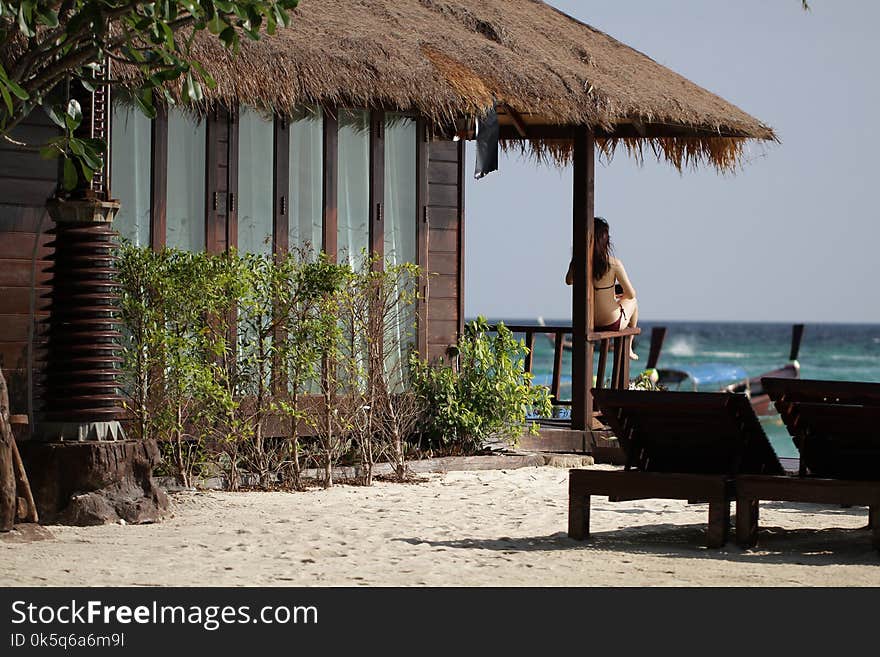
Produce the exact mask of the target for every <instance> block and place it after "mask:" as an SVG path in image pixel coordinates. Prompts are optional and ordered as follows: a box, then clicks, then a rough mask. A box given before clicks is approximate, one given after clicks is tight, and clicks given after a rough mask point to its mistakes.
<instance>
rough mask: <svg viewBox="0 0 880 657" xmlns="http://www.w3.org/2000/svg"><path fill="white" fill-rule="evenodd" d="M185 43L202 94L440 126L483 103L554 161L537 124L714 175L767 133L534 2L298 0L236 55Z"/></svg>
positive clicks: (203, 38)
mask: <svg viewBox="0 0 880 657" xmlns="http://www.w3.org/2000/svg"><path fill="white" fill-rule="evenodd" d="M195 49H196V55H197V56H198V58H199V59H200V60H201V61H202V62H203V63H204V64H205V65H206V67H207V68H208V70H209V71H210V73H211V74H212V76H213V77H214V78H215V79H216V80H217V83H218V86H217V88H216V89H214V90H210V91H208V92H207V96H208V98H209V100H212V101H224V102H235V101H236V100H237V101H240V102H243V103H245V104H248V105H251V106H254V107H258V108H263V109H267V110H269V109H271V110H274V111H288V110H290V109H292V108H294V107H296V106H298V105H302V104H303V103H318V104H321V105H325V106H333V105H353V106H380V107H386V108H396V109H400V110H417V111H419V112H420V113H422V114H424V115H426V116H428V117H430V118H431V119H433V120H434V121H435V122H437V123H438V124H443V123H444V122H446V123H448V122H449V121H450V120H451V119H454V118H460V117H462V116H475V115H479V114H480V113H482V112H484V111H485V110H486V108H487V107H488V106H491V104H492V102H493V99H494V100H496V101H497V102H498V103H499V104H500V105H501V106H502V112H506V113H505V114H504V115H503V117H502V121H503V122H506V123H508V124H510V126H511V129H513V127H514V124H515V125H516V126H517V132H519V133H520V134H523V133H524V134H525V135H526V137H528V138H529V139H531V141H532V145H533V146H534V147H535V150H536V151H537V152H539V153H540V152H551V153H553V154H556V155H560V154H562V155H564V152H565V146H564V144H565V142H564V140H563V139H561V138H562V137H564V136H565V135H564V133H560V134H554V133H553V132H552V131H551V130H549V129H547V127H548V126H551V127H552V126H571V125H589V126H592V127H593V128H595V129H596V130H597V131H598V134H599V135H600V136H603V135H604V137H605V138H604V139H603V140H602V142H601V143H603V144H605V145H606V147H608V148H610V147H612V146H614V145H616V143H618V142H619V141H623V142H624V143H625V144H626V146H627V147H628V148H629V149H633V148H635V149H636V150H637V152H640V151H641V148H642V145H643V144H645V143H647V144H649V145H650V147H652V148H654V150H655V152H657V154H658V156H665V157H666V158H667V159H668V160H670V161H671V162H673V163H674V164H675V165H676V166H679V167H680V166H682V165H683V164H689V163H690V164H694V163H696V162H699V161H708V162H710V163H712V164H714V165H715V166H717V167H719V168H721V169H726V168H730V167H732V166H733V165H734V164H735V162H736V160H737V159H738V157H739V154H740V152H741V148H742V144H743V142H744V141H745V140H747V139H756V140H772V139H775V135H774V133H773V131H772V130H771V129H770V128H769V127H767V126H766V125H764V124H763V123H761V122H760V121H758V120H757V119H755V118H753V117H752V116H750V115H749V114H747V113H745V112H744V111H742V110H741V109H739V108H738V107H736V106H735V105H732V104H731V103H729V102H727V101H725V100H724V99H722V98H720V97H718V96H716V95H715V94H712V93H711V92H709V91H706V90H705V89H703V88H702V87H699V86H698V85H696V84H694V83H692V82H690V81H689V80H687V79H685V78H684V77H682V76H680V75H678V74H677V73H675V72H673V71H671V70H669V69H668V68H666V67H664V66H661V65H660V64H658V63H657V62H655V61H654V60H652V59H651V58H650V57H648V56H646V55H644V54H642V53H640V52H638V51H637V50H634V49H632V48H630V47H629V46H626V45H625V44H623V43H621V42H619V41H617V40H615V39H613V38H612V37H610V36H608V35H607V34H605V33H603V32H601V31H599V30H597V29H595V28H593V27H591V26H589V25H586V24H584V23H581V22H579V21H577V20H575V19H573V18H571V17H569V16H567V15H565V14H563V13H562V12H560V11H558V10H557V9H555V8H553V7H551V6H550V5H547V4H545V3H544V2H540V1H539V0H520V1H518V2H512V1H511V0H302V1H301V3H300V6H299V8H298V9H297V10H296V11H295V14H294V17H293V21H292V25H291V27H289V28H287V29H283V30H279V32H278V33H277V34H276V35H274V36H272V37H269V36H265V37H264V38H263V39H262V40H260V41H258V42H247V40H245V39H242V47H241V51H240V53H239V54H238V55H237V56H233V55H232V54H231V53H228V52H226V51H225V50H224V49H223V47H222V46H221V45H220V43H219V41H218V40H217V39H216V38H215V37H212V36H211V35H209V34H202V35H200V36H199V37H198V40H197V43H196V45H195ZM505 108H510V109H509V110H506V109H505ZM537 126H541V127H537ZM530 132H532V134H530Z"/></svg>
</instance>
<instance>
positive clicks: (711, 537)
mask: <svg viewBox="0 0 880 657" xmlns="http://www.w3.org/2000/svg"><path fill="white" fill-rule="evenodd" d="M729 526H730V502H728V501H727V500H717V501H715V502H712V501H710V502H709V531H708V536H707V537H706V545H708V546H709V547H710V548H720V547H722V546H723V545H724V544H725V543H726V542H727V530H728V527H729Z"/></svg>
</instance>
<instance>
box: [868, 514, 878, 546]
mask: <svg viewBox="0 0 880 657" xmlns="http://www.w3.org/2000/svg"><path fill="white" fill-rule="evenodd" d="M868 525H869V526H870V527H871V542H872V543H873V544H874V547H875V548H876V549H877V550H880V505H873V506H870V507H868Z"/></svg>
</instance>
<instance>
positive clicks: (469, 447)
mask: <svg viewBox="0 0 880 657" xmlns="http://www.w3.org/2000/svg"><path fill="white" fill-rule="evenodd" d="M457 352H458V353H457V364H456V365H455V366H454V365H453V364H446V365H443V364H441V365H432V364H429V363H427V362H424V361H420V360H418V359H417V358H414V359H413V387H414V390H415V392H416V394H417V395H418V396H419V397H420V398H421V399H422V400H423V402H424V405H425V407H426V414H427V415H426V418H427V421H426V426H425V431H426V433H427V434H428V435H429V436H430V437H431V438H433V440H434V441H435V442H437V443H439V444H441V445H445V446H453V447H455V448H458V449H463V450H465V451H474V450H479V449H481V448H482V447H483V446H484V444H485V442H486V441H487V440H489V439H491V438H498V437H501V438H508V439H513V440H516V439H517V438H519V436H521V435H522V433H523V431H524V430H530V431H533V432H534V431H536V429H537V428H536V426H535V425H534V424H533V423H529V422H528V421H527V418H528V416H529V413H530V412H533V411H534V412H537V414H538V415H540V416H543V417H548V416H549V415H550V412H551V410H552V408H551V403H550V395H549V391H548V390H547V388H545V387H543V386H533V385H532V375H531V374H529V373H527V372H526V371H525V367H524V362H523V358H524V357H525V355H526V354H527V353H528V349H527V347H526V346H525V343H524V342H523V341H522V340H516V339H515V338H514V337H513V333H511V331H510V329H508V328H507V327H506V326H504V324H503V323H502V324H499V325H498V327H497V330H496V331H494V332H492V331H490V330H489V325H488V324H487V322H486V320H485V319H484V318H482V317H480V318H477V319H476V320H475V321H473V322H470V323H468V325H467V326H466V327H465V331H464V334H463V335H462V336H461V337H460V338H459V340H458V345H457Z"/></svg>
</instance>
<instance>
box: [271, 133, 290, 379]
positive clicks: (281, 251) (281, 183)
mask: <svg viewBox="0 0 880 657" xmlns="http://www.w3.org/2000/svg"><path fill="white" fill-rule="evenodd" d="M272 170H273V171H274V175H273V180H272V198H273V201H272V255H273V257H274V259H275V262H276V263H279V262H281V261H282V260H283V259H284V258H285V257H286V256H287V253H288V251H289V250H290V202H291V199H290V198H289V195H290V125H289V119H288V118H287V117H286V116H284V117H282V116H276V117H275V121H274V126H273V133H272ZM276 319H279V320H280V319H281V318H277V317H276ZM285 331H287V328H286V327H285V325H284V322H281V321H279V322H278V324H277V327H276V329H275V335H274V339H275V340H276V344H281V342H282V341H283V340H284V333H285ZM286 381H287V376H286V375H285V368H284V359H283V358H282V357H281V354H280V353H278V352H275V354H274V355H273V356H272V392H273V394H276V395H284V394H286V393H287V386H286Z"/></svg>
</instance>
